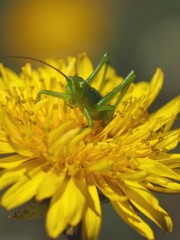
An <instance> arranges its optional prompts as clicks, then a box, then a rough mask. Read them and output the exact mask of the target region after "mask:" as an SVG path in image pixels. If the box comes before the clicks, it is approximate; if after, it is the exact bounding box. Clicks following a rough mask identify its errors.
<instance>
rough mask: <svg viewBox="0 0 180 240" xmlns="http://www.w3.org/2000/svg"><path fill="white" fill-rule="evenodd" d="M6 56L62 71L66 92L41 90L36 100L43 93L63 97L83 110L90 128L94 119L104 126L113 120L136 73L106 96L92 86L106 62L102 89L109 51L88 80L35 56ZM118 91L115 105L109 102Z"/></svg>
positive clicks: (132, 73) (71, 105)
mask: <svg viewBox="0 0 180 240" xmlns="http://www.w3.org/2000/svg"><path fill="white" fill-rule="evenodd" d="M6 58H25V59H31V60H35V61H38V62H41V63H44V64H46V65H48V66H50V67H52V68H54V69H55V70H57V71H58V72H60V73H61V74H62V75H63V76H64V77H65V78H66V80H67V85H66V90H65V93H59V92H54V91H51V90H41V91H40V92H39V93H38V95H37V98H36V102H38V101H40V99H41V95H42V94H44V95H49V96H53V97H56V98H61V99H63V100H64V101H65V105H67V106H69V107H71V108H77V107H78V108H79V109H80V110H81V112H82V113H83V115H84V116H85V118H86V120H87V123H88V125H89V127H90V128H92V127H93V125H94V123H93V121H94V120H101V121H102V125H103V126H106V125H107V124H108V123H109V122H110V121H111V120H112V117H113V114H114V111H115V109H116V107H117V106H118V104H119V102H120V101H121V99H122V97H123V96H124V94H125V93H126V91H127V90H128V88H129V86H130V84H131V83H132V82H133V80H134V78H135V73H134V72H133V71H131V72H130V73H129V75H128V76H127V77H126V78H125V79H124V81H123V82H122V83H121V84H119V85H118V86H117V87H116V88H114V89H113V90H112V91H111V92H110V93H108V94H107V95H106V96H103V97H102V96H101V94H100V92H99V91H98V90H96V89H95V88H93V87H91V84H92V82H93V80H94V79H95V77H96V76H97V74H98V73H99V71H100V70H101V68H102V67H103V65H104V64H105V70H104V75H103V79H102V82H101V86H100V90H101V89H102V88H103V84H104V80H105V77H106V72H107V68H108V64H109V61H110V57H109V54H107V53H105V54H104V55H103V56H102V58H101V60H100V62H99V64H98V65H97V67H96V68H95V70H94V72H93V73H92V74H91V75H90V76H89V77H88V79H87V80H84V79H83V78H81V77H79V76H77V75H75V76H70V77H67V76H66V75H65V74H64V73H62V72H61V71H60V70H58V69H56V68H55V67H53V66H51V65H49V64H48V63H45V62H43V61H41V60H37V59H34V58H27V57H6ZM118 93H119V96H118V97H117V101H116V103H115V104H114V105H110V104H109V102H110V101H111V100H112V99H113V98H114V97H115V96H116V95H117V94H118Z"/></svg>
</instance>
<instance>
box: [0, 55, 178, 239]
mask: <svg viewBox="0 0 180 240" xmlns="http://www.w3.org/2000/svg"><path fill="white" fill-rule="evenodd" d="M47 61H48V63H49V64H51V65H53V66H55V67H57V68H58V69H60V70H61V71H62V72H63V73H64V74H66V75H67V76H73V75H74V74H76V73H77V74H78V75H79V76H81V77H83V78H84V79H87V77H88V76H89V75H90V74H91V73H92V72H93V67H92V63H91V61H90V60H89V58H88V57H87V56H86V54H84V53H83V54H80V55H79V57H78V59H76V58H74V57H69V58H68V59H67V61H65V60H62V59H61V60H59V61H56V60H54V59H49V60H47ZM76 64H77V66H76ZM0 70H1V78H0V86H1V87H0V127H1V128H0V154H1V155H4V154H13V155H9V156H6V157H2V158H1V159H0V189H4V188H7V187H9V188H7V189H6V191H5V193H4V194H3V196H2V198H1V202H0V203H1V205H2V206H4V207H5V208H6V209H8V210H9V209H12V208H15V207H17V206H20V205H21V204H24V203H25V202H27V201H28V200H30V199H32V198H35V200H36V201H37V202H41V201H43V200H45V199H50V203H49V206H48V210H47V214H46V228H47V232H48V234H49V236H50V237H52V238H56V237H58V236H59V235H60V234H61V233H62V232H63V231H64V230H65V229H67V227H68V226H72V227H73V226H74V227H75V226H77V225H78V224H79V223H80V222H81V224H82V236H83V239H93V240H96V239H98V235H99V232H100V228H101V201H100V198H101V195H103V196H105V197H106V198H107V199H109V201H110V202H111V204H112V206H113V207H114V209H115V211H116V212H117V213H118V214H119V216H120V217H121V218H122V219H123V220H124V221H125V222H126V223H128V224H129V225H130V226H131V227H132V228H134V229H135V230H136V231H137V232H139V233H140V234H142V235H143V236H144V237H146V238H147V239H150V240H152V239H154V235H153V231H152V230H151V228H150V227H149V226H148V224H146V223H145V222H144V221H143V220H142V219H141V217H140V216H139V215H138V212H141V213H143V214H144V215H145V216H147V217H148V218H149V219H151V220H152V221H154V222H155V223H156V224H157V225H158V226H159V227H160V228H162V229H163V230H164V231H165V232H171V231H172V221H171V218H170V217H169V215H168V213H167V212H166V211H165V210H163V209H162V208H161V207H160V205H159V203H158V200H157V199H156V198H155V197H154V196H153V194H152V193H151V192H150V190H152V191H157V192H161V193H180V184H178V181H179V180H180V174H179V170H178V169H177V168H179V167H180V154H173V153H168V152H169V151H170V150H172V149H174V148H175V147H176V146H177V144H178V142H179V140H180V129H175V130H170V128H171V126H172V124H173V122H174V121H175V119H176V117H177V115H178V113H179V111H180V96H179V97H176V98H174V99H173V100H172V101H170V102H169V103H168V104H166V105H165V106H164V107H162V108H160V109H159V110H157V111H156V112H154V113H152V114H150V113H148V111H147V109H148V107H149V106H150V105H151V104H152V102H153V101H154V100H155V98H156V96H157V95H158V93H159V91H160V89H161V87H162V84H163V73H162V71H161V70H160V69H157V70H156V72H155V74H154V76H153V78H152V80H151V81H150V82H140V83H138V84H131V86H130V88H129V89H128V91H127V92H126V94H125V96H124V97H123V99H122V100H121V101H120V103H119V105H118V106H117V108H116V111H115V113H114V116H113V119H112V121H111V122H110V123H109V124H108V125H107V126H106V127H102V126H101V123H100V122H99V121H94V127H93V128H91V129H90V128H86V126H87V121H86V119H85V117H84V115H83V114H82V112H81V111H80V110H79V109H78V108H75V109H71V108H70V107H67V109H66V111H65V110H64V101H63V100H62V99H57V98H53V97H50V96H48V97H42V100H41V101H39V102H38V103H36V104H35V99H36V96H37V94H38V92H39V91H40V90H42V89H47V90H52V91H56V92H60V93H64V92H65V86H66V80H65V78H64V77H63V76H61V75H60V74H59V73H58V72H56V71H54V70H53V69H51V68H48V67H47V66H45V67H41V68H38V69H32V68H31V65H30V64H26V66H25V67H23V68H22V72H21V74H20V75H17V74H15V73H14V72H13V71H11V70H9V69H6V68H4V67H3V65H1V66H0ZM102 75H103V70H102V71H101V72H100V73H99V74H98V76H97V77H96V79H95V81H94V82H93V87H95V88H96V89H99V86H100V82H101V79H102ZM122 80H123V79H122V78H120V77H118V76H117V75H116V73H115V71H114V69H113V68H111V67H109V68H108V71H107V75H106V82H105V84H104V86H103V89H102V96H104V95H105V94H107V93H108V92H110V91H111V90H112V89H114V88H115V86H117V84H119V83H120V82H121V81H122ZM112 104H113V102H112ZM82 128H83V131H82ZM137 210H138V211H137ZM69 231H70V230H69Z"/></svg>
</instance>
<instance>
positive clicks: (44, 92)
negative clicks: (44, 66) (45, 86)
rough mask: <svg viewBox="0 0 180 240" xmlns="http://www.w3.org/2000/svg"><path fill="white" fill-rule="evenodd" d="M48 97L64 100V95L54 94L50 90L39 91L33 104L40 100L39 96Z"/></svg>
mask: <svg viewBox="0 0 180 240" xmlns="http://www.w3.org/2000/svg"><path fill="white" fill-rule="evenodd" d="M43 94H44V95H48V96H51V97H55V98H61V99H66V95H65V94H64V93H59V92H54V91H50V90H41V91H40V92H39V93H38V94H37V97H36V100H35V103H37V102H39V101H40V100H41V95H43Z"/></svg>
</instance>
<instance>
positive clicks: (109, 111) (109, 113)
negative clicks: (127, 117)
mask: <svg viewBox="0 0 180 240" xmlns="http://www.w3.org/2000/svg"><path fill="white" fill-rule="evenodd" d="M93 110H95V112H96V115H97V116H98V114H97V112H99V113H100V115H99V116H98V117H99V118H100V120H102V125H103V126H104V127H105V126H106V125H107V124H108V123H109V122H110V121H111V120H112V118H113V114H114V111H115V107H114V106H113V105H103V106H98V105H96V106H95V107H94V108H93Z"/></svg>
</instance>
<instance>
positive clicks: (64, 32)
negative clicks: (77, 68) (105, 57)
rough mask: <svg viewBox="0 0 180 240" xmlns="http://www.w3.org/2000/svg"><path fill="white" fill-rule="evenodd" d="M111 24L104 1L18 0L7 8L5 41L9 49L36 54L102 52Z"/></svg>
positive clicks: (19, 52)
mask: <svg viewBox="0 0 180 240" xmlns="http://www.w3.org/2000/svg"><path fill="white" fill-rule="evenodd" d="M110 26H111V20H110V16H108V8H107V5H106V3H105V2H103V4H102V1H98V0H97V1H83V0H76V1H73V0H61V1H54V0H53V1H48V0H44V1H32V0H26V1H22V0H18V1H12V3H11V4H9V5H8V6H6V8H5V14H4V16H3V40H2V41H4V45H5V48H7V51H8V53H10V54H18V55H22V54H23V55H26V56H34V57H45V56H47V55H54V56H59V55H60V56H63V55H67V54H70V55H73V54H77V52H80V51H84V50H86V51H92V50H93V49H96V50H97V49H98V50H99V51H101V53H102V52H104V49H105V48H106V47H105V46H106V43H107V39H108V36H109V35H110ZM109 37H110V36H109ZM7 51H6V52H7ZM94 51H95V50H94Z"/></svg>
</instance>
